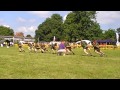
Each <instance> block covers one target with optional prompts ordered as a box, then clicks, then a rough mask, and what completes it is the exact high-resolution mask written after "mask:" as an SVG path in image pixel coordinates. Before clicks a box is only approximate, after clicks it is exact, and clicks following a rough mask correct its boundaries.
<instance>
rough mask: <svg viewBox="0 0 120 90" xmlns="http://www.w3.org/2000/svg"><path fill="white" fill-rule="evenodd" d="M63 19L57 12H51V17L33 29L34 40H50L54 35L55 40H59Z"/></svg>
mask: <svg viewBox="0 0 120 90" xmlns="http://www.w3.org/2000/svg"><path fill="white" fill-rule="evenodd" d="M62 24H63V19H62V16H60V15H59V14H53V15H52V16H51V18H46V20H45V21H44V22H43V23H42V24H40V25H39V26H38V29H37V30H36V31H35V39H36V41H37V40H38V39H39V40H40V41H51V40H53V37H54V36H55V37H56V38H57V40H60V39H61V37H62V32H63V28H62Z"/></svg>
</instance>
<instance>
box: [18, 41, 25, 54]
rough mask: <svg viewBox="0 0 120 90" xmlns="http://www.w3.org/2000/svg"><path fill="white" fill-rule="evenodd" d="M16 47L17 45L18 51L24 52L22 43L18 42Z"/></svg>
mask: <svg viewBox="0 0 120 90" xmlns="http://www.w3.org/2000/svg"><path fill="white" fill-rule="evenodd" d="M18 47H19V52H25V50H24V49H23V45H22V43H21V42H19V43H18Z"/></svg>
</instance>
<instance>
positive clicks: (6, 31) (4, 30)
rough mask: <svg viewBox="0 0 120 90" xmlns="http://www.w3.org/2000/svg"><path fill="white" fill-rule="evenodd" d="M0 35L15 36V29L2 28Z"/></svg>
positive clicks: (0, 27)
mask: <svg viewBox="0 0 120 90" xmlns="http://www.w3.org/2000/svg"><path fill="white" fill-rule="evenodd" d="M0 35H3V36H13V35H14V31H13V29H11V28H9V27H5V26H0Z"/></svg>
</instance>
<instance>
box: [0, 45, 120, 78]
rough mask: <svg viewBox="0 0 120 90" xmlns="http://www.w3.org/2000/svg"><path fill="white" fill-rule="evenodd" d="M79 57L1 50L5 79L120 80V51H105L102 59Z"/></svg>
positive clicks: (0, 69) (0, 75)
mask: <svg viewBox="0 0 120 90" xmlns="http://www.w3.org/2000/svg"><path fill="white" fill-rule="evenodd" d="M73 50H74V52H75V55H66V56H57V55H56V54H51V53H50V52H47V53H29V51H28V49H27V48H25V52H19V51H18V48H17V47H10V48H6V47H0V78H1V79H120V49H115V50H113V49H110V50H109V49H107V50H102V51H103V52H105V53H106V54H107V56H106V57H100V56H99V55H98V54H96V53H94V52H93V50H92V53H93V54H94V55H95V57H92V56H82V54H83V50H82V49H80V48H76V49H73Z"/></svg>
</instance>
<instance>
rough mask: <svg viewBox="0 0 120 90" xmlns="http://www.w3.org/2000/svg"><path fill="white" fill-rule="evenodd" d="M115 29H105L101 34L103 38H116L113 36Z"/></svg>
mask: <svg viewBox="0 0 120 90" xmlns="http://www.w3.org/2000/svg"><path fill="white" fill-rule="evenodd" d="M115 35H116V34H115V30H114V29H108V30H107V31H105V33H104V34H103V37H104V39H111V40H116V37H115Z"/></svg>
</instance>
